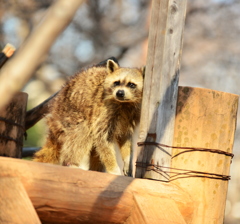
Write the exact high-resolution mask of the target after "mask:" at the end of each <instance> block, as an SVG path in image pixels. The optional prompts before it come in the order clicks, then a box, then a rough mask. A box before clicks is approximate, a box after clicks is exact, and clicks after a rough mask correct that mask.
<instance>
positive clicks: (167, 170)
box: [136, 142, 234, 181]
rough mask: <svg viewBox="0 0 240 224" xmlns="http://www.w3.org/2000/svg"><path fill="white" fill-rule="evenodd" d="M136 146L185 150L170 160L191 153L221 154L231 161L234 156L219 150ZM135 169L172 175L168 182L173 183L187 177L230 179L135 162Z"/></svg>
mask: <svg viewBox="0 0 240 224" xmlns="http://www.w3.org/2000/svg"><path fill="white" fill-rule="evenodd" d="M137 145H138V146H144V145H155V146H157V147H167V148H173V149H185V151H182V152H180V153H177V154H176V155H174V156H173V157H172V158H174V157H176V156H178V155H180V154H182V153H186V152H193V151H200V152H210V153H217V154H223V155H226V156H230V157H231V159H232V158H233V156H234V154H232V153H229V152H225V151H222V150H219V149H207V148H195V147H178V146H169V145H165V144H160V143H157V142H138V143H137ZM163 151H164V152H165V150H163ZM166 154H168V155H170V154H169V153H166ZM136 167H142V168H146V170H147V171H154V172H157V173H159V174H161V175H162V176H165V177H169V174H172V176H171V178H170V180H169V181H173V180H176V179H180V178H189V177H203V178H210V179H218V180H224V181H228V180H230V179H231V176H229V175H221V174H216V173H208V172H201V171H194V170H186V169H179V168H172V167H166V166H161V165H156V164H152V163H151V164H150V163H143V162H136Z"/></svg>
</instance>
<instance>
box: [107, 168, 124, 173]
mask: <svg viewBox="0 0 240 224" xmlns="http://www.w3.org/2000/svg"><path fill="white" fill-rule="evenodd" d="M107 172H108V173H111V174H115V175H122V173H121V170H120V168H119V167H118V166H117V167H115V168H114V169H112V170H109V171H107Z"/></svg>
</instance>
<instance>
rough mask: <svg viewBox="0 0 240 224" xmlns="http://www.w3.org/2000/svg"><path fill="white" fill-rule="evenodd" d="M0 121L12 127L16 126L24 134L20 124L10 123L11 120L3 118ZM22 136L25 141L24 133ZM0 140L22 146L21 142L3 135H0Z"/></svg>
mask: <svg viewBox="0 0 240 224" xmlns="http://www.w3.org/2000/svg"><path fill="white" fill-rule="evenodd" d="M0 121H3V122H5V123H7V124H10V125H13V126H17V127H19V128H21V129H22V130H23V131H24V132H25V128H24V127H23V126H22V125H21V124H18V123H16V122H14V121H12V120H9V119H6V118H4V117H0ZM24 136H25V139H26V132H25V133H24ZM0 139H4V140H7V141H13V142H15V143H16V144H18V145H20V146H23V143H22V141H19V140H18V139H15V138H12V137H10V136H5V135H3V134H0Z"/></svg>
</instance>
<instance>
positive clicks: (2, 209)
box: [0, 177, 41, 224]
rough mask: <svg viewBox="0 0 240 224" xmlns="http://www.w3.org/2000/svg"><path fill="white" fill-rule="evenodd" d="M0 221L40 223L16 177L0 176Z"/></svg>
mask: <svg viewBox="0 0 240 224" xmlns="http://www.w3.org/2000/svg"><path fill="white" fill-rule="evenodd" d="M0 189H1V190H0V223H1V224H9V223H14V224H23V223H31V224H34V223H35V224H40V223H41V222H40V220H39V218H38V216H37V213H36V211H35V209H34V207H33V205H32V203H31V201H30V199H29V197H28V195H27V193H26V191H25V189H24V187H23V185H22V183H21V181H20V180H19V179H18V178H14V177H2V178H0Z"/></svg>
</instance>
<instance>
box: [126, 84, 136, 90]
mask: <svg viewBox="0 0 240 224" xmlns="http://www.w3.org/2000/svg"><path fill="white" fill-rule="evenodd" d="M127 86H128V87H130V88H132V89H134V88H136V84H134V83H132V82H129V83H128V84H127Z"/></svg>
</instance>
